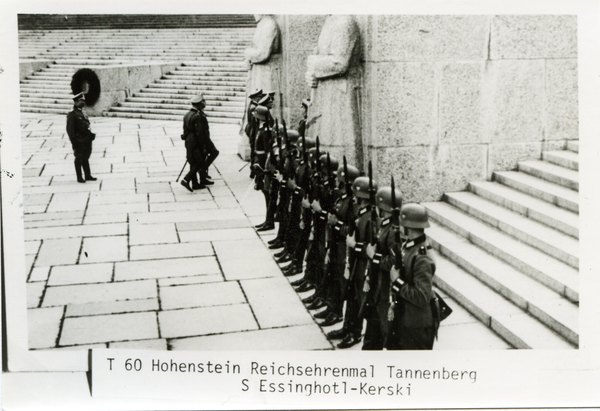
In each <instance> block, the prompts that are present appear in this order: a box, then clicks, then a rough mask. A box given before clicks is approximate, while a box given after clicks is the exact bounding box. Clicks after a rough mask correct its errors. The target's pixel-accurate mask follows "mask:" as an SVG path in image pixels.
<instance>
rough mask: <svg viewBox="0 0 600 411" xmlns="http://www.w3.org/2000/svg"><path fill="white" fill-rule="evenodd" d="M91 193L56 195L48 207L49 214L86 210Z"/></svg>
mask: <svg viewBox="0 0 600 411" xmlns="http://www.w3.org/2000/svg"><path fill="white" fill-rule="evenodd" d="M88 198H89V193H56V194H54V195H53V196H52V200H51V201H50V204H49V205H48V210H47V211H48V212H59V211H66V212H70V211H80V210H85V207H86V205H87V202H88Z"/></svg>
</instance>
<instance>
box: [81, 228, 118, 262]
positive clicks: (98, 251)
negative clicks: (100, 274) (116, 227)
mask: <svg viewBox="0 0 600 411" xmlns="http://www.w3.org/2000/svg"><path fill="white" fill-rule="evenodd" d="M127 241H128V238H127V236H123V235H121V236H108V237H91V238H84V239H83V246H82V247H81V254H80V256H79V264H93V263H104V262H113V261H127V259H128V254H127V253H128V249H127V248H128V247H127V245H128V244H127Z"/></svg>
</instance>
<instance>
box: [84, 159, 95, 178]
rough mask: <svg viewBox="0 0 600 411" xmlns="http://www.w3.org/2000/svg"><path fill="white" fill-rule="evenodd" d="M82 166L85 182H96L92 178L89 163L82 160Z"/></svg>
mask: <svg viewBox="0 0 600 411" xmlns="http://www.w3.org/2000/svg"><path fill="white" fill-rule="evenodd" d="M81 165H82V166H83V173H84V174H85V181H96V180H98V179H97V178H96V177H92V171H91V170H90V163H89V161H88V160H83V161H82V162H81Z"/></svg>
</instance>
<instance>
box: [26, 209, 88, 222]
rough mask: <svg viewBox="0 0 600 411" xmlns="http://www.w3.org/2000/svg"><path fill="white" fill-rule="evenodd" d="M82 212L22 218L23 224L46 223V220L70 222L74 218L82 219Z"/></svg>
mask: <svg viewBox="0 0 600 411" xmlns="http://www.w3.org/2000/svg"><path fill="white" fill-rule="evenodd" d="M83 215H84V212H83V210H79V211H70V212H57V213H38V214H29V215H25V216H24V219H23V220H24V221H25V222H31V221H48V220H71V219H74V218H83Z"/></svg>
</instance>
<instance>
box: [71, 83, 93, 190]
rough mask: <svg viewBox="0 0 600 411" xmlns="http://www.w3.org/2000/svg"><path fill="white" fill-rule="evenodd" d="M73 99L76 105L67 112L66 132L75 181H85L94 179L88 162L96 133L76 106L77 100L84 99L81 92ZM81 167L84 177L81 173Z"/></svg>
mask: <svg viewBox="0 0 600 411" xmlns="http://www.w3.org/2000/svg"><path fill="white" fill-rule="evenodd" d="M74 99H75V100H76V106H75V107H73V110H72V111H70V112H69V113H68V114H67V134H68V136H69V140H70V141H71V146H72V147H73V155H74V156H75V173H76V174H77V181H78V182H80V183H85V182H86V180H88V181H89V180H92V181H93V180H96V178H94V177H92V174H91V170H90V163H89V158H90V156H91V155H92V141H94V139H95V138H96V135H95V134H94V133H92V131H91V129H90V120H89V119H88V117H87V116H86V115H85V113H84V112H83V110H82V109H81V108H79V107H77V101H80V100H85V99H84V98H83V93H80V94H78V95H77V96H75V98H74ZM82 168H83V173H84V175H85V179H84V177H83V175H82V173H81V169H82Z"/></svg>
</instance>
